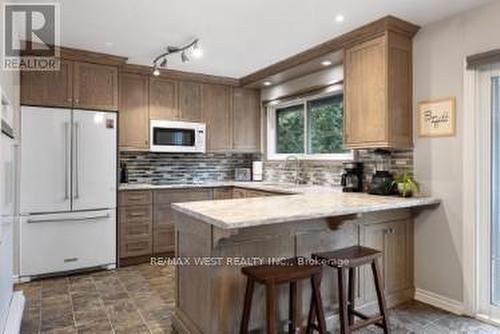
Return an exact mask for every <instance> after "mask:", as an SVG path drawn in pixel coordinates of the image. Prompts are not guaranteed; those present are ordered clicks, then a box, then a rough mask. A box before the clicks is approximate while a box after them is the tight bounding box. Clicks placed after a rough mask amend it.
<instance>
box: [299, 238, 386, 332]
mask: <svg viewBox="0 0 500 334" xmlns="http://www.w3.org/2000/svg"><path fill="white" fill-rule="evenodd" d="M381 256H382V253H381V252H380V251H378V250H376V249H371V248H367V247H361V246H353V247H348V248H343V249H339V250H336V251H333V252H325V253H318V254H313V255H312V258H313V259H315V260H317V261H318V262H320V263H321V264H325V265H328V266H330V267H333V268H336V269H337V273H338V289H339V318H340V333H341V334H349V333H351V332H352V331H355V330H358V329H361V328H363V327H367V326H370V325H376V326H378V327H380V328H382V329H383V330H384V333H386V334H388V333H390V326H389V318H388V313H387V308H386V303H385V297H384V291H383V286H382V276H381V274H380V268H379V264H378V258H380V257H381ZM367 264H370V265H371V268H372V272H373V279H374V282H375V290H376V291H377V300H378V306H379V309H380V314H379V315H376V316H373V317H369V316H367V315H365V314H363V313H361V312H358V311H356V310H355V309H354V308H355V298H356V297H355V286H356V268H357V267H360V266H362V265H367ZM347 274H349V280H348V281H347V277H346V275H347ZM346 285H348V292H347V293H346V288H347V286H346ZM355 316H356V317H358V318H361V321H357V322H355V321H354V317H355ZM307 333H309V332H307Z"/></svg>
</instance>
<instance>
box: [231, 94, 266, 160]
mask: <svg viewBox="0 0 500 334" xmlns="http://www.w3.org/2000/svg"><path fill="white" fill-rule="evenodd" d="M232 119H233V120H232V137H233V150H235V151H240V152H260V94H259V92H258V91H257V90H253V89H243V88H235V89H234V92H233V114H232Z"/></svg>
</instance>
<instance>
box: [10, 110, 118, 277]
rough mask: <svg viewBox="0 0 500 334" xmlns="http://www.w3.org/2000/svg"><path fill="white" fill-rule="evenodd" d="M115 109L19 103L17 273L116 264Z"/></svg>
mask: <svg viewBox="0 0 500 334" xmlns="http://www.w3.org/2000/svg"><path fill="white" fill-rule="evenodd" d="M116 127H117V115H116V113H112V112H100V111H88V110H74V109H73V110H72V109H61V108H41V107H22V109H21V143H20V145H21V176H20V213H21V223H20V276H21V279H22V280H29V279H31V278H32V277H33V276H41V275H47V274H54V273H60V272H67V271H75V270H80V269H84V268H93V267H108V268H112V267H115V266H116V190H117V189H116V187H117V178H116V175H117V168H116V160H117V149H116V147H117V130H116Z"/></svg>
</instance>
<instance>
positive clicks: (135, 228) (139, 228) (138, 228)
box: [120, 221, 153, 240]
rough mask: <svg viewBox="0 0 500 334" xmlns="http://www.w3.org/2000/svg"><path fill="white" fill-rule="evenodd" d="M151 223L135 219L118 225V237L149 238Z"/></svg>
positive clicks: (122, 238)
mask: <svg viewBox="0 0 500 334" xmlns="http://www.w3.org/2000/svg"><path fill="white" fill-rule="evenodd" d="M152 230H153V224H151V222H150V221H136V222H132V223H128V224H121V225H120V239H121V240H124V239H130V238H138V237H144V238H151V232H152Z"/></svg>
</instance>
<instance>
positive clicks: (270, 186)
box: [118, 181, 342, 194]
mask: <svg viewBox="0 0 500 334" xmlns="http://www.w3.org/2000/svg"><path fill="white" fill-rule="evenodd" d="M221 187H240V188H247V189H254V190H264V191H272V192H280V193H286V194H304V193H313V192H341V191H342V187H327V186H319V185H296V184H294V183H277V182H265V181H263V182H250V181H246V182H243V181H214V182H200V183H174V184H159V185H157V184H149V183H136V184H128V183H121V184H120V186H119V187H118V190H119V191H133V190H161V189H178V188H221Z"/></svg>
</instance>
